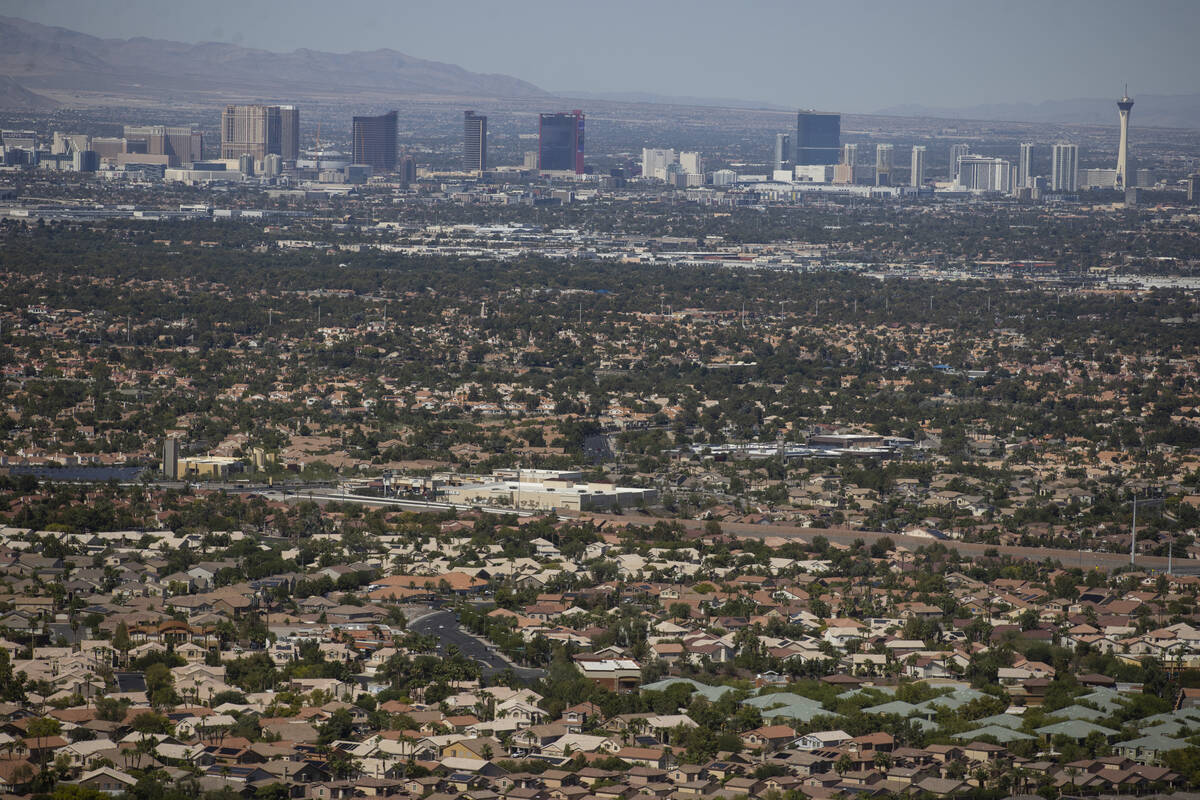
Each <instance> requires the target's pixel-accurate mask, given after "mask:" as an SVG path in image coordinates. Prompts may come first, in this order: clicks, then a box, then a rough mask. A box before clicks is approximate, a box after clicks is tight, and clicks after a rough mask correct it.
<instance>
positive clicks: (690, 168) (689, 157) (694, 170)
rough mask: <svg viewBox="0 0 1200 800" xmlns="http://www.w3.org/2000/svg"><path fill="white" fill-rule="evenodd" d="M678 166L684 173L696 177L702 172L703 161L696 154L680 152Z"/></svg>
mask: <svg viewBox="0 0 1200 800" xmlns="http://www.w3.org/2000/svg"><path fill="white" fill-rule="evenodd" d="M679 166H680V167H682V168H683V171H684V172H687V173H690V174H692V175H698V174H700V173H702V172H704V159H702V158H701V157H700V154H699V153H696V152H686V151H685V152H682V153H680V154H679Z"/></svg>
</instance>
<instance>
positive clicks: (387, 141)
mask: <svg viewBox="0 0 1200 800" xmlns="http://www.w3.org/2000/svg"><path fill="white" fill-rule="evenodd" d="M396 117H397V114H396V112H395V111H389V112H388V113H386V114H380V115H379V116H377V117H355V118H354V123H353V126H352V128H353V129H352V131H351V138H353V140H354V162H353V163H355V164H368V165H370V166H371V167H373V168H374V169H375V171H376V172H394V171H395V170H396Z"/></svg>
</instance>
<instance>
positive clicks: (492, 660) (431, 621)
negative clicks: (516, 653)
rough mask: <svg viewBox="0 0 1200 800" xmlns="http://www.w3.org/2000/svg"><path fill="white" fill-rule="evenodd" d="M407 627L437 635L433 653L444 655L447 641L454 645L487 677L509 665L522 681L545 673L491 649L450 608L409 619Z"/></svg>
mask: <svg viewBox="0 0 1200 800" xmlns="http://www.w3.org/2000/svg"><path fill="white" fill-rule="evenodd" d="M408 629H409V630H410V631H413V632H414V633H419V634H421V635H423V636H435V637H437V640H438V644H437V654H438V655H439V656H443V657H444V656H445V655H446V650H447V648H448V646H449V645H452V644H453V645H456V646H457V647H458V649H459V651H461V652H462V654H463V655H464V656H466V657H467V658H473V659H475V660H476V661H478V662H479V666H480V667H482V668H483V675H484V677H487V678H491V677H494V676H496V675H499V674H500V673H502V672H504V670H506V669H511V670H512V671H513V672H514V673H516V675H517V677H518V678H520V679H521V680H523V681H526V682H528V681H532V680H536V679H537V678H541V677H542V676H544V675H545V674H546V671H545V670H541V669H531V668H529V667H518V666H516V665H515V664H512V663H511V662H510V661H508V659H506V658H505V657H504V655H503V654H501V653H500V652H499V651H498V650H497V651H495V652H492V651H491V650H489V649H488V647H487V645H485V644H484V643H483V641H482V640H480V639H476V638H475V637H474V636H472V635H471V634H469V633H467V632H466V631H464V630H463V629H462V628H460V627H459V626H458V620H457V619H456V618H455V616H454V612H453V611H433V612H431V613H429V614H424V615H422V616H420V617H416V618H414V619H412V620H410V621H409V623H408Z"/></svg>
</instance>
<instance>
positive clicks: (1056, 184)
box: [1050, 142, 1079, 192]
mask: <svg viewBox="0 0 1200 800" xmlns="http://www.w3.org/2000/svg"><path fill="white" fill-rule="evenodd" d="M1050 188H1051V189H1052V190H1053V191H1056V192H1076V191H1079V147H1078V146H1077V145H1073V144H1067V143H1065V142H1062V143H1059V144H1056V145H1054V147H1053V149H1052V150H1051V151H1050Z"/></svg>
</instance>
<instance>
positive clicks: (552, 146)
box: [538, 110, 584, 175]
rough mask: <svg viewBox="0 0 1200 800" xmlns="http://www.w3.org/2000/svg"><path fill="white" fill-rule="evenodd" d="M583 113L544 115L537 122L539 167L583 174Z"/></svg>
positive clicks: (577, 111) (576, 111)
mask: <svg viewBox="0 0 1200 800" xmlns="http://www.w3.org/2000/svg"><path fill="white" fill-rule="evenodd" d="M583 120H584V117H583V112H582V111H579V110H575V111H572V112H570V113H566V112H564V113H560V114H542V115H541V117H540V122H539V125H538V169H540V170H546V171H554V172H574V173H575V174H576V175H582V174H583Z"/></svg>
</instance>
